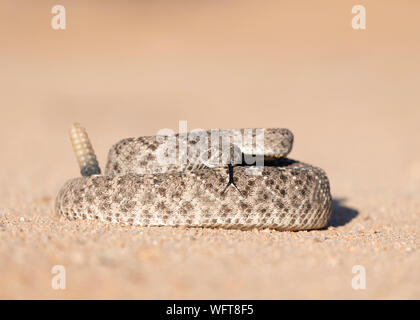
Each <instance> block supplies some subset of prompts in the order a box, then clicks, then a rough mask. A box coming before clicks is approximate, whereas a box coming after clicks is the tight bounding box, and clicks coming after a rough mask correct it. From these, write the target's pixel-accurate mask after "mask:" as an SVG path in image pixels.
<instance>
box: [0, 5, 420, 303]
mask: <svg viewBox="0 0 420 320" xmlns="http://www.w3.org/2000/svg"><path fill="white" fill-rule="evenodd" d="M316 3H317V4H315V2H312V1H311V2H310V1H307V2H302V3H300V4H297V3H296V2H294V1H240V2H238V1H229V0H228V1H186V0H185V1H170V3H169V2H167V1H154V2H150V3H149V2H140V1H139V2H138V3H137V4H136V2H134V1H118V2H117V1H78V2H72V1H70V0H63V1H60V4H62V5H64V6H65V7H66V13H67V17H66V18H67V19H66V24H67V26H66V30H61V31H56V30H53V29H52V28H51V26H50V21H51V18H52V16H53V15H52V14H51V7H52V5H54V3H52V2H51V1H37V3H36V4H34V2H33V1H29V0H27V1H23V0H3V1H1V3H0V57H1V58H0V88H1V89H0V92H1V94H0V108H1V109H0V110H1V112H0V119H1V125H0V146H1V157H0V168H1V170H0V275H1V276H0V298H9V299H10V298H11V299H23V298H29V299H44V298H50V299H74V298H82V299H84V298H89V299H91V298H118V299H119V298H128V299H133V298H139V299H173V298H179V299H193V298H196V299H206V298H208V299H281V298H291V299H295V298H314V299H322V298H332V299H334V298H338V299H344V298H350V299H367V298H372V299H391V298H394V299H403V298H410V299H414V298H415V299H419V298H420V273H419V268H420V235H419V230H420V196H419V190H420V189H419V187H420V148H419V139H420V130H419V120H420V98H419V93H418V92H419V83H420V60H419V57H420V42H419V41H418V40H419V38H418V30H419V29H420V20H419V19H418V15H419V12H420V4H419V3H418V2H417V1H409V0H405V1H396V0H393V1H386V2H383V1H369V2H368V3H367V4H366V8H367V29H366V30H353V29H352V27H351V19H352V17H353V15H352V13H351V8H352V6H353V5H354V4H355V3H354V2H353V1H347V0H345V1H340V2H337V1H319V2H316ZM180 120H187V121H188V127H189V129H196V128H203V129H207V128H235V127H286V128H289V129H290V130H292V131H293V132H294V134H295V145H294V148H293V150H292V153H291V155H290V156H291V158H294V159H298V160H303V161H305V162H308V163H311V164H314V165H317V166H319V167H321V168H323V169H324V170H325V171H326V172H327V174H328V176H329V179H330V182H331V190H332V195H333V197H334V210H333V214H332V218H331V221H330V223H329V226H328V227H327V228H326V229H324V230H316V231H303V232H279V231H273V230H251V231H239V230H220V229H199V228H198V229H197V228H195V229H188V228H169V227H163V228H158V227H154V228H139V227H122V226H118V225H107V224H102V223H93V222H87V221H81V222H73V221H67V220H65V219H64V218H61V217H58V216H56V215H55V213H54V198H55V196H56V194H57V192H58V190H59V188H60V187H61V186H62V185H63V183H64V182H65V181H66V180H68V179H70V178H73V177H77V176H78V175H79V170H78V167H77V163H76V160H75V157H74V155H73V153H72V149H71V145H70V142H69V139H68V128H69V127H70V125H71V124H72V123H73V122H81V123H82V124H83V125H85V126H86V127H87V129H88V132H89V135H90V137H91V139H92V143H93V144H94V148H95V150H96V151H97V155H98V159H99V162H100V165H101V166H102V168H103V167H104V165H105V162H106V156H107V151H108V149H109V147H110V146H111V145H112V144H114V143H116V142H117V141H118V140H119V139H122V138H125V137H135V136H141V135H153V134H156V132H157V131H158V130H159V129H162V128H171V129H173V130H177V129H178V122H179V121H180ZM56 265H62V266H64V268H65V270H66V288H65V290H54V289H53V288H52V285H51V283H52V279H53V276H54V275H53V274H52V273H51V270H52V268H53V267H54V266H56ZM354 266H363V267H364V268H365V271H366V288H365V289H360V290H355V289H353V287H352V279H353V277H354V276H355V274H353V273H352V269H353V267H354Z"/></svg>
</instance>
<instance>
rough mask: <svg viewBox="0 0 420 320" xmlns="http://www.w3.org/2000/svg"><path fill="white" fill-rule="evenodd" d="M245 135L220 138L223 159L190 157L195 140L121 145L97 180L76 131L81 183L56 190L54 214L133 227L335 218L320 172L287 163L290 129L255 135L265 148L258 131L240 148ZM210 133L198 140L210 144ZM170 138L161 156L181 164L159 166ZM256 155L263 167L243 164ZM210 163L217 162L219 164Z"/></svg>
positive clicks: (82, 134)
mask: <svg viewBox="0 0 420 320" xmlns="http://www.w3.org/2000/svg"><path fill="white" fill-rule="evenodd" d="M246 130H247V129H237V130H221V131H219V134H220V133H221V134H220V136H221V137H228V138H229V139H230V140H229V141H228V144H227V145H228V148H227V149H226V150H228V152H223V153H222V152H221V150H222V149H223V148H222V147H221V145H219V144H216V145H214V144H213V145H212V147H208V148H206V149H205V150H206V152H204V153H203V152H201V153H200V152H196V153H193V152H189V150H190V149H189V148H192V147H194V146H197V141H200V139H198V140H197V139H190V138H189V136H188V135H181V134H176V135H173V136H167V137H166V139H163V138H162V137H161V136H159V135H158V136H149V137H139V138H129V139H124V140H121V141H120V142H118V143H117V144H115V145H114V146H113V147H112V148H111V149H110V151H109V154H108V161H107V164H106V169H105V173H104V174H103V175H101V174H100V169H99V166H98V163H97V161H96V156H95V155H94V153H93V149H92V147H91V144H90V141H89V139H88V137H87V134H86V131H85V130H84V128H82V127H81V126H78V125H75V126H73V128H72V130H71V139H72V141H73V146H74V147H75V151H76V155H77V157H78V160H79V164H80V167H81V169H82V175H84V176H83V177H79V178H75V179H71V180H69V181H67V182H66V183H65V184H64V186H63V187H62V188H61V189H60V191H59V193H58V195H57V198H56V204H55V207H56V213H58V214H59V215H62V216H64V217H67V218H68V219H70V220H74V219H88V220H100V221H105V222H112V223H119V224H123V225H137V226H187V227H211V228H216V227H219V228H234V229H252V228H259V229H262V228H272V229H277V230H309V229H319V228H323V227H325V226H326V225H327V223H328V220H329V217H330V215H331V210H332V198H331V193H330V185H329V181H328V178H327V176H326V174H325V172H324V171H323V170H322V169H320V168H317V167H315V166H312V165H309V164H305V163H303V162H300V161H295V160H292V159H289V158H287V157H286V156H287V154H288V153H289V152H290V150H291V148H292V144H293V134H292V133H291V132H290V131H289V130H288V129H277V128H273V129H260V131H261V132H263V140H261V141H263V148H261V147H260V146H259V145H258V144H257V143H256V139H257V134H256V132H257V131H256V130H255V129H249V130H252V134H251V135H250V137H251V139H252V144H248V145H246V143H241V142H242V141H245V138H244V137H245V134H246ZM212 133H213V131H201V133H200V134H204V135H207V136H209V137H210V136H211V134H212ZM200 137H201V136H200ZM248 137H249V136H248ZM172 138H173V139H175V140H174V141H176V143H175V144H174V145H173V147H174V148H173V149H167V152H166V155H167V156H168V154H169V153H170V152H172V153H174V152H175V153H176V155H177V157H176V159H177V160H179V159H183V161H177V162H175V163H169V162H166V163H164V164H162V161H158V160H159V156H161V155H162V154H163V153H159V152H162V148H161V147H162V146H163V145H164V144H165V143H167V142H168V141H169V140H170V139H172ZM206 139H207V138H204V142H205V144H204V145H205V146H207V145H211V143H210V142H211V141H210V138H209V139H208V140H206ZM201 142H202V141H201ZM252 146H254V149H252ZM197 150H199V148H197ZM261 153H262V155H263V159H264V165H263V166H262V167H261V166H260V167H258V166H257V165H256V164H255V163H254V164H252V163H251V164H248V163H244V159H245V156H246V155H254V156H255V155H258V154H260V156H261ZM238 154H239V155H240V156H239V157H238ZM203 155H204V156H206V157H207V158H206V159H204V157H203ZM216 156H217V157H216ZM214 159H222V160H221V161H219V162H218V163H217V162H216V161H212V160H214ZM204 160H206V161H204ZM257 169H258V170H259V171H258V170H257Z"/></svg>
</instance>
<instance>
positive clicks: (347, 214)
mask: <svg viewBox="0 0 420 320" xmlns="http://www.w3.org/2000/svg"><path fill="white" fill-rule="evenodd" d="M345 200H346V199H343V198H338V199H333V209H332V214H331V218H330V221H329V222H328V226H332V227H341V226H344V225H346V224H347V223H349V222H350V221H351V220H353V219H354V218H356V217H357V215H358V214H359V211H357V210H356V209H354V208H350V207H347V206H345V205H344V204H343V203H344V202H345Z"/></svg>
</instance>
